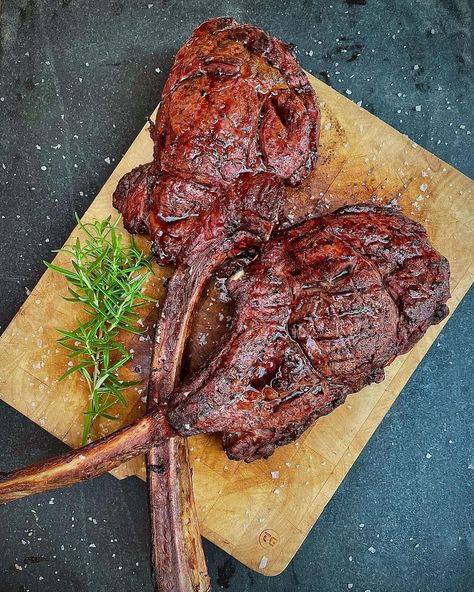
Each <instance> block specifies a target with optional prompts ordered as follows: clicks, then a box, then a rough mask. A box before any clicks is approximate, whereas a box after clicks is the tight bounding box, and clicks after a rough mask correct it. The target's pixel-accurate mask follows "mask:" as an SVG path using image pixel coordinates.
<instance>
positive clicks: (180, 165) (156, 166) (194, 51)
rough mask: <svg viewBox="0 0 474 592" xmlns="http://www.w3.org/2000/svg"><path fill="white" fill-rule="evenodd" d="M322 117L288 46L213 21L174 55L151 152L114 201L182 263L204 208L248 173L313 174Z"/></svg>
mask: <svg viewBox="0 0 474 592" xmlns="http://www.w3.org/2000/svg"><path fill="white" fill-rule="evenodd" d="M319 121H320V116H319V110H318V108H317V105H316V101H315V97H314V92H313V90H312V88H311V86H310V84H309V82H308V79H307V77H306V75H305V74H304V73H303V71H302V70H301V68H300V66H299V64H298V63H297V61H296V60H295V58H294V57H293V55H292V53H291V51H290V49H289V47H288V46H286V45H284V44H283V43H281V42H280V41H278V40H276V39H274V38H273V37H271V36H270V35H268V34H267V33H265V32H264V31H262V30H260V29H257V28H256V27H252V26H249V25H240V24H238V23H236V22H235V21H234V20H233V19H230V18H218V19H213V20H211V21H208V22H206V23H204V24H203V25H201V26H200V27H198V28H197V29H196V30H195V31H194V32H193V34H192V35H191V37H190V38H189V39H188V41H187V42H186V43H185V44H184V46H183V47H182V48H181V49H180V50H179V52H178V54H177V56H176V60H175V63H174V65H173V68H172V70H171V73H170V76H169V78H168V81H167V83H166V85H165V88H164V90H163V100H162V103H161V105H160V108H159V110H158V114H157V118H156V123H155V124H154V125H153V126H152V127H151V136H152V139H153V141H154V160H153V162H152V163H148V164H145V165H142V166H140V167H137V168H136V169H135V170H133V171H132V172H131V173H128V174H127V175H125V177H123V179H122V180H121V181H120V183H119V185H118V187H117V190H116V191H115V193H114V205H115V207H116V208H117V209H118V210H120V211H121V212H122V213H123V218H124V224H125V227H126V228H127V230H129V231H130V232H141V233H150V235H151V237H152V240H153V251H154V252H155V254H156V256H157V259H158V260H159V262H161V263H179V262H181V261H182V260H183V258H184V257H183V253H182V247H183V244H184V243H186V241H188V240H189V238H190V237H193V236H194V235H195V234H196V233H198V232H200V230H201V225H202V222H203V220H202V218H203V214H204V213H206V212H208V211H209V210H210V209H212V208H214V207H218V208H220V209H221V210H222V207H224V208H225V206H226V202H227V201H228V199H229V197H228V194H229V191H231V192H232V188H233V187H234V186H235V185H236V181H238V179H239V178H240V177H241V176H242V175H247V177H248V179H247V184H249V183H251V182H252V179H253V175H255V174H256V173H262V172H263V173H272V174H273V178H274V182H275V183H276V184H281V183H287V184H290V185H297V184H298V183H299V182H300V181H301V180H302V179H304V178H305V177H306V176H307V175H308V173H309V172H310V171H311V170H312V169H313V166H314V162H315V159H316V155H317V143H318V136H319ZM249 173H251V175H249ZM274 210H276V211H277V210H278V204H276V206H275V207H274ZM227 222H228V223H230V222H231V220H230V219H229V218H228V219H227Z"/></svg>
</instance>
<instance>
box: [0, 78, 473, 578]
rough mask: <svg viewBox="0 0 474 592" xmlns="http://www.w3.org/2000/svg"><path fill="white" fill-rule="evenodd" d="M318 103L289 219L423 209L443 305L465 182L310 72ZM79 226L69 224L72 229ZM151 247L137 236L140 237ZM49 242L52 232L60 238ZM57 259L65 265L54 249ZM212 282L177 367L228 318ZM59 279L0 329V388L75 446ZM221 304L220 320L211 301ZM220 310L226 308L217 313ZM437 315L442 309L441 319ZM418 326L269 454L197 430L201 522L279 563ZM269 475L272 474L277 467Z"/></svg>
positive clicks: (456, 263)
mask: <svg viewBox="0 0 474 592" xmlns="http://www.w3.org/2000/svg"><path fill="white" fill-rule="evenodd" d="M311 83H312V84H313V85H314V88H315V90H316V93H317V95H318V97H319V98H320V101H321V106H322V114H323V120H322V131H321V150H320V158H319V161H318V165H317V170H316V172H315V174H314V175H313V176H312V177H311V178H310V179H309V180H308V181H307V182H306V183H305V184H304V186H303V187H301V188H299V189H298V190H291V191H288V202H289V206H288V208H287V214H288V216H289V218H290V219H291V220H296V219H299V218H301V217H303V216H305V215H307V214H308V213H312V214H319V213H321V212H323V211H326V210H328V209H333V208H334V207H336V206H339V205H342V204H344V203H353V202H364V201H365V202H371V201H372V202H375V203H388V202H389V201H390V200H392V198H395V199H396V200H397V202H398V204H399V205H400V206H401V207H402V209H403V211H404V212H405V213H406V214H408V215H409V216H411V217H413V218H415V219H417V220H419V221H420V222H422V223H423V224H424V225H425V226H426V227H427V229H428V233H429V236H430V238H431V240H432V242H433V244H434V246H435V247H436V248H437V249H438V250H439V251H441V252H442V253H443V255H445V256H446V257H448V259H449V261H450V263H451V269H452V282H451V289H452V298H451V300H450V301H449V307H450V309H451V312H452V311H454V309H455V308H456V306H457V304H458V303H459V301H460V300H461V299H462V297H463V296H464V294H465V293H466V292H467V290H468V289H469V287H470V285H471V284H472V281H473V277H474V261H473V253H474V232H473V228H474V200H473V198H474V191H473V186H474V183H473V182H472V181H471V180H470V179H468V178H467V177H465V176H464V175H462V174H461V173H460V172H458V171H456V170H455V169H453V168H452V167H450V166H449V165H447V164H446V163H444V162H442V161H441V160H439V159H438V158H436V157H435V156H434V155H432V154H430V153H429V152H427V151H426V150H424V149H422V148H420V147H419V146H417V145H416V144H415V143H413V142H412V141H411V140H410V139H409V138H407V137H405V136H403V135H402V134H400V133H398V132H397V131H396V130H394V129H393V128H391V127H390V126H388V125H387V124H385V123H383V122H382V121H380V120H378V119H377V118H376V117H374V116H373V115H371V114H369V113H367V112H366V111H364V110H363V109H361V108H360V107H358V106H357V105H355V104H354V103H352V102H351V101H349V100H348V99H347V98H346V97H344V96H342V95H340V94H339V93H337V92H336V91H334V90H332V89H331V88H329V87H328V86H326V85H325V84H323V83H322V82H320V81H318V80H316V79H315V78H312V77H311ZM151 153H152V144H151V141H150V139H149V137H148V133H147V131H146V129H145V128H144V129H142V131H141V132H140V134H139V135H138V137H137V139H136V140H135V141H134V143H133V144H132V146H131V147H130V149H129V150H128V152H127V153H126V154H125V156H124V158H123V159H122V161H121V162H120V164H119V165H118V166H117V168H116V170H115V171H114V172H113V174H112V176H111V177H110V178H109V180H108V181H107V183H106V184H105V185H104V187H103V189H102V190H101V192H100V193H99V195H98V196H97V198H96V199H95V200H94V202H93V203H92V205H91V206H90V208H89V209H88V211H87V212H86V214H85V216H84V219H85V220H92V219H95V218H103V217H105V216H108V215H109V214H113V209H112V206H111V194H112V192H113V190H114V189H115V186H116V184H117V181H118V180H119V178H120V177H121V176H122V174H124V173H125V172H127V171H129V170H130V169H131V168H133V167H134V166H136V165H137V164H140V163H143V162H147V161H148V160H149V159H150V158H151ZM77 234H78V233H77V230H75V231H74V232H73V233H72V237H75V236H77ZM142 244H143V246H144V248H147V246H146V241H143V243H142ZM57 246H58V247H59V246H60V245H57ZM56 262H57V263H59V264H67V261H65V258H64V256H63V255H59V256H58V257H57V261H56ZM170 271H171V270H169V269H160V268H158V267H157V268H156V276H155V277H154V278H153V280H152V281H151V282H150V284H149V285H148V286H147V290H148V291H149V292H150V293H153V294H155V295H156V294H158V297H162V296H163V294H164V289H163V280H164V279H165V278H166V277H167V276H168V275H169V273H170ZM213 290H214V289H213V287H212V286H211V287H210V289H209V292H208V294H207V297H206V298H205V299H204V301H203V302H202V304H201V306H200V314H199V316H198V318H197V319H196V321H195V323H194V326H193V332H192V335H191V338H190V342H189V345H188V348H187V361H186V364H185V367H186V368H188V369H189V368H192V367H195V366H196V365H197V364H198V362H199V360H202V359H203V357H204V355H205V354H206V353H207V352H208V351H209V350H210V349H212V346H213V344H214V343H215V341H216V338H217V336H218V335H220V334H222V332H223V330H224V328H225V314H227V313H228V310H224V308H225V306H226V305H224V304H222V303H220V302H219V300H218V299H216V298H213V295H214V296H215V293H214V292H213ZM65 293H66V285H65V282H64V279H63V278H62V277H59V276H58V275H56V274H53V273H51V272H50V271H46V272H45V274H44V276H43V277H42V278H41V280H40V281H39V282H38V285H37V286H36V287H35V289H34V290H33V291H32V293H31V295H30V296H29V298H28V299H27V300H26V302H25V303H24V305H23V306H22V307H21V309H20V311H19V312H18V314H17V315H16V317H15V319H14V320H13V321H12V323H11V324H10V326H9V327H8V328H7V330H6V331H5V333H4V334H3V336H2V338H1V340H0V398H1V399H3V400H4V401H5V402H7V403H9V404H10V405H11V406H13V407H14V408H16V409H18V410H19V411H20V412H21V413H23V414H24V415H26V416H27V417H29V418H30V419H31V420H32V421H34V422H36V423H37V424H39V425H41V426H42V427H44V428H45V429H46V430H48V431H49V432H50V433H52V434H54V435H55V436H57V437H58V438H60V439H61V440H63V441H64V442H66V443H67V444H69V445H70V446H77V445H78V444H79V442H80V437H81V426H82V417H81V413H82V411H83V409H84V407H85V404H86V397H87V394H86V389H85V388H84V384H82V383H81V380H80V379H78V378H76V377H74V378H71V379H70V380H66V381H64V382H61V383H59V382H57V377H58V376H59V375H60V374H61V373H62V372H63V371H64V369H65V368H66V367H67V363H68V360H67V357H66V354H65V352H64V351H63V350H61V349H60V348H59V347H57V344H56V341H55V340H56V338H57V334H56V332H55V329H56V328H57V327H61V328H67V327H70V326H72V324H73V322H74V318H75V316H77V315H78V314H79V313H78V311H77V310H75V309H73V305H71V304H69V303H66V302H64V301H63V300H62V296H63V295H65ZM157 312H158V309H157V308H156V307H153V306H151V307H149V308H148V309H146V310H145V309H144V324H145V326H146V327H147V328H148V332H147V333H146V334H145V335H143V336H142V337H140V338H137V337H134V338H132V339H130V338H127V344H128V347H129V348H130V349H133V350H134V352H133V353H134V359H133V361H132V363H131V364H130V365H129V366H128V368H126V369H125V370H124V373H125V374H126V375H127V376H134V377H139V378H140V377H141V378H142V379H143V380H144V381H145V379H146V376H147V370H148V368H147V365H148V364H149V352H150V347H151V337H150V336H151V331H152V324H153V322H154V320H155V319H156V316H157ZM219 312H224V314H223V315H221V317H220V318H221V320H220V321H219V317H218V313H219ZM222 319H223V320H222ZM445 322H446V321H445ZM443 325H444V323H443V324H442V325H438V326H437V327H432V328H431V329H430V330H429V331H428V333H427V335H426V336H425V338H424V339H422V341H421V342H420V343H418V345H417V346H416V347H415V348H414V349H413V350H412V351H411V352H410V353H409V354H407V355H405V356H403V357H401V358H399V359H397V360H396V361H395V362H394V363H393V364H392V365H391V366H390V367H389V368H388V369H387V373H386V374H387V378H386V380H385V381H384V382H383V383H382V384H378V385H372V386H370V387H368V388H366V389H364V390H363V391H362V392H361V393H360V394H357V395H353V396H350V397H349V398H348V401H347V402H346V404H345V405H343V406H342V407H340V408H339V409H337V410H336V411H335V412H334V413H332V414H331V415H329V416H327V417H324V418H322V419H320V420H319V421H318V422H317V423H316V425H315V426H314V427H313V428H312V429H311V430H309V431H308V432H307V433H305V434H304V435H303V436H302V437H301V438H300V440H299V441H298V442H296V443H295V444H292V445H289V446H286V447H284V448H280V449H279V450H277V452H276V453H275V454H274V455H273V456H272V457H271V458H270V459H269V460H267V461H259V462H256V463H253V464H251V465H245V464H244V463H238V462H232V461H229V460H228V459H227V458H226V456H225V455H224V453H223V452H222V450H221V448H220V446H219V444H218V442H217V439H216V438H214V437H212V436H202V437H196V438H192V440H191V442H190V447H191V459H192V466H193V472H194V484H195V492H196V500H197V508H198V514H199V520H200V524H201V529H202V533H203V535H204V536H205V537H207V538H208V539H210V540H211V541H213V542H214V543H216V544H217V545H219V546H220V547H222V548H223V549H225V550H226V551H227V552H228V553H230V554H231V555H233V556H234V557H236V558H237V559H239V560H240V561H241V562H242V563H244V564H246V565H247V566H249V567H251V568H252V569H255V570H257V571H260V572H261V573H264V574H267V575H276V574H278V573H280V572H281V571H282V570H283V569H284V568H285V567H286V566H287V564H288V562H289V561H290V560H291V558H292V557H293V555H294V554H295V553H296V551H297V549H298V547H299V546H300V545H301V543H302V542H303V540H304V539H305V537H306V535H307V534H308V531H309V530H310V529H311V527H312V526H313V524H314V523H315V521H316V520H317V519H318V517H319V515H320V514H321V512H322V511H323V509H324V507H325V505H326V504H327V503H328V501H329V500H330V498H331V496H332V495H333V494H334V492H335V491H336V489H337V487H338V486H339V484H340V483H341V481H342V480H343V479H344V477H345V475H346V474H347V472H348V471H349V469H350V468H351V466H352V464H353V463H354V462H355V460H356V458H357V456H358V455H359V454H360V452H361V451H362V449H363V448H364V446H365V444H366V443H367V441H368V440H369V438H370V437H371V435H372V434H373V433H374V431H375V429H376V428H377V426H378V425H379V423H380V422H381V420H382V419H383V417H384V415H385V414H386V413H387V411H388V409H389V408H390V406H391V404H392V403H393V401H394V400H395V399H396V397H397V396H398V394H399V393H400V391H401V390H402V388H403V386H404V385H405V383H406V382H407V380H408V379H409V378H410V376H411V374H412V373H413V371H414V370H415V368H416V367H417V365H418V364H419V362H420V360H421V359H422V358H423V356H424V354H425V353H426V351H427V350H428V348H429V347H430V346H431V344H432V343H433V341H434V340H435V339H436V336H437V335H438V333H439V332H440V331H441V329H442V327H443ZM145 393H146V388H145V382H144V383H143V385H140V387H137V388H135V389H131V390H130V391H129V392H128V393H127V395H128V399H129V401H130V405H129V407H128V409H122V408H119V409H117V410H116V411H117V413H118V414H119V416H120V421H119V422H118V423H116V424H111V423H106V424H103V425H99V426H98V430H97V434H96V435H97V436H98V435H101V434H105V433H107V432H109V431H111V430H114V429H116V428H117V427H118V425H122V424H125V423H127V422H128V421H130V420H131V419H132V418H135V417H136V416H137V415H140V414H142V413H143V412H144V409H145V403H144V400H142V398H143V396H144V395H145ZM114 474H115V475H116V476H117V477H118V478H123V477H126V476H128V475H138V476H140V477H141V478H144V468H143V459H141V458H139V459H136V460H134V461H131V462H129V463H128V464H126V465H123V466H122V467H120V468H119V469H118V470H116V471H115V472H114ZM272 475H273V476H272Z"/></svg>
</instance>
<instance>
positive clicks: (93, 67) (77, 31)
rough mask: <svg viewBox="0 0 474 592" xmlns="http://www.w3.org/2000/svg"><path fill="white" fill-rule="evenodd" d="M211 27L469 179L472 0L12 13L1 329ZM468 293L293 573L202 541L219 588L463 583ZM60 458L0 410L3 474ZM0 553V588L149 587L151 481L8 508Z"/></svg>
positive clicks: (471, 545)
mask: <svg viewBox="0 0 474 592" xmlns="http://www.w3.org/2000/svg"><path fill="white" fill-rule="evenodd" d="M217 15H232V16H234V17H235V18H237V19H239V20H241V21H248V22H253V23H255V24H257V25H260V26H262V27H264V28H266V29H267V30H269V31H270V32H271V33H273V34H275V35H277V36H278V37H280V38H282V39H284V40H285V41H288V42H289V41H291V42H293V43H296V45H297V47H298V55H299V59H300V61H301V63H302V64H303V66H304V67H305V68H306V69H308V70H310V71H312V72H313V73H315V74H316V75H318V76H320V77H321V78H322V79H324V80H326V81H328V82H329V83H330V84H331V85H332V86H334V87H335V88H336V89H338V90H340V91H341V92H347V94H348V96H350V98H351V99H352V100H354V101H356V102H357V101H360V100H361V101H362V105H363V106H364V107H366V108H367V109H369V110H370V111H371V112H373V113H375V114H376V115H377V116H378V117H381V118H382V119H384V120H385V121H387V122H388V123H390V124H391V125H393V126H394V127H396V128H397V129H399V130H400V131H402V132H404V133H406V134H408V135H410V136H411V137H412V138H413V139H414V140H416V141H417V142H419V143H420V144H421V145H422V146H424V147H426V148H427V149H428V150H431V151H432V152H434V153H435V154H437V155H438V156H440V157H441V158H443V159H445V160H446V161H448V162H449V163H450V164H452V165H454V166H456V167H458V168H459V169H460V170H461V171H463V172H465V173H466V174H470V175H471V176H473V169H474V163H473V159H472V154H473V142H472V135H471V133H470V132H471V127H472V119H471V118H472V52H471V37H470V19H471V13H470V9H469V2H468V0H455V1H449V0H430V1H427V0H426V1H421V0H415V1H413V0H398V1H397V2H393V0H390V1H389V0H345V1H343V0H332V4H329V3H328V2H324V3H323V2H286V1H279V2H273V3H272V2H266V3H264V2H255V1H253V2H250V1H243V0H232V1H217V2H209V1H199V2H184V1H165V0H147V1H143V2H142V1H131V2H125V1H122V2H121V1H119V0H113V1H111V2H94V1H93V0H90V1H82V2H81V1H79V0H62V2H60V1H57V0H50V1H46V0H6V1H4V2H3V3H1V6H0V41H1V54H0V60H1V62H0V188H1V189H0V280H1V282H0V295H1V303H2V306H1V310H0V328H1V329H4V328H5V327H6V325H7V324H8V322H9V321H10V320H11V318H12V317H13V315H14V314H15V312H16V311H17V310H18V308H19V306H20V305H21V303H22V302H23V300H24V299H25V297H26V295H27V293H28V290H29V289H31V288H32V287H33V286H34V284H35V282H36V281H37V280H38V278H39V277H40V275H41V273H42V271H43V266H42V263H41V261H42V259H44V258H50V257H51V254H50V251H51V249H52V248H57V247H59V246H61V245H62V244H63V242H64V240H65V238H66V237H67V236H68V234H69V232H70V231H71V229H72V227H73V224H74V221H73V212H74V211H77V212H78V213H82V212H83V211H84V210H85V209H86V207H87V206H88V205H89V203H90V201H91V200H92V199H93V197H94V196H95V194H96V193H97V192H98V190H99V189H100V187H101V186H102V185H103V183H104V182H105V180H106V179H107V177H108V176H109V174H110V172H111V170H112V169H113V167H114V165H115V163H116V162H118V161H119V160H120V158H121V157H122V155H123V154H124V152H125V151H126V149H127V148H128V146H129V145H130V143H131V141H132V140H133V139H134V138H135V136H136V134H137V132H138V130H139V129H140V128H141V126H142V125H143V123H144V121H145V118H146V116H147V114H149V113H150V112H151V111H152V110H153V108H154V107H155V105H156V103H157V101H158V99H159V95H160V91H161V88H162V86H163V83H164V80H165V78H166V75H167V72H168V71H169V69H170V65H171V61H172V58H173V55H174V53H175V52H176V50H177V48H178V47H179V46H180V45H181V43H182V42H183V41H184V39H185V38H186V36H187V35H188V34H189V32H190V31H191V29H192V28H193V27H194V26H195V25H197V24H198V23H200V22H201V21H203V20H204V19H206V18H208V17H211V16H217ZM157 69H159V71H158V70H157ZM349 93H350V94H349ZM417 105H421V111H417V110H416V108H415V107H416V106H417ZM473 299H474V294H473V292H471V293H470V295H469V296H468V297H466V298H465V300H464V302H463V303H462V304H461V306H460V307H459V309H458V311H457V312H456V314H455V315H454V317H453V318H452V320H451V321H450V323H449V324H448V326H447V327H446V329H445V330H444V332H443V333H442V335H441V336H440V338H439V340H438V341H437V342H436V344H435V346H433V347H432V348H431V350H430V352H429V353H428V355H427V356H426V358H425V359H424V360H423V362H422V364H421V365H420V367H419V369H418V370H417V372H416V373H415V374H414V376H413V377H412V379H411V381H410V382H409V384H408V385H407V387H406V388H405V390H404V392H403V393H402V394H401V396H400V397H399V398H398V400H397V401H396V403H395V405H394V406H393V408H392V410H391V411H390V413H389V414H388V415H387V417H386V418H385V420H384V421H383V423H382V424H381V426H380V428H379V429H378V431H377V433H376V434H375V436H374V437H373V438H372V440H371V441H370V443H369V445H368V446H367V447H366V449H365V450H364V452H363V453H362V455H361V456H360V458H359V460H358V461H357V462H356V464H355V465H354V467H353V469H352V470H351V472H350V474H349V476H348V477H347V478H346V480H345V481H344V483H343V485H342V486H341V487H340V489H339V491H338V492H337V493H336V495H335V496H334V498H333V499H332V500H331V502H330V503H329V505H328V507H327V509H326V510H325V512H324V513H323V515H322V517H321V518H320V520H319V521H318V523H317V524H316V526H315V527H314V528H313V530H312V532H311V534H310V535H309V537H308V539H307V540H306V542H305V543H304V545H303V546H302V548H301V550H300V551H299V553H298V554H297V556H296V558H295V559H294V561H293V562H292V563H291V565H290V566H289V567H288V569H287V571H286V572H285V573H284V574H283V575H281V576H279V577H276V578H271V579H270V578H265V577H262V576H260V575H257V574H255V573H252V572H251V571H249V570H247V569H246V568H244V567H243V566H242V565H240V564H239V563H237V562H236V561H234V560H233V559H232V558H229V557H228V556H227V555H226V554H225V553H223V552H222V551H220V550H219V549H217V548H216V547H214V546H213V545H211V544H209V543H206V544H205V550H206V555H207V559H208V563H209V568H210V572H211V575H212V578H213V589H214V590H219V589H227V590H229V591H230V592H233V591H235V592H244V591H252V592H253V591H266V590H271V591H272V592H277V591H285V592H287V591H292V590H304V591H311V592H327V591H330V592H332V591H339V590H347V589H351V588H350V584H352V590H354V591H357V592H359V591H362V592H364V591H367V590H370V591H371V592H385V591H390V592H391V591H397V592H405V591H406V592H408V591H410V592H411V591H417V590H420V591H429V592H466V591H471V590H473V586H474V559H473V551H474V535H473V530H472V522H473V507H472V501H473V499H474V491H473V487H472V480H473V464H474V459H473V448H472V441H473V436H474V434H473V430H472V418H473V409H472V394H473V387H472V372H473V364H472V360H473V357H474V347H473V340H472V330H473V321H474V307H473V304H474V302H473ZM12 355H14V352H12ZM63 449H64V446H63V445H62V444H60V443H58V442H57V441H56V440H55V439H54V438H52V437H51V436H49V435H48V434H46V433H45V432H44V431H43V430H41V429H40V428H38V427H36V426H34V425H32V424H31V423H30V422H29V421H28V420H26V419H25V418H23V417H22V416H20V415H19V414H18V413H16V412H15V411H13V410H12V409H10V408H9V407H7V406H6V405H3V404H0V451H1V452H0V469H1V470H7V469H10V468H13V467H16V466H18V465H21V464H24V463H26V462H29V461H32V460H36V459H40V458H43V457H46V456H50V455H52V454H54V453H57V452H59V451H61V450H63ZM369 548H371V550H375V551H374V552H371V550H369ZM0 551H1V558H0V591H1V592H17V591H18V592H20V591H23V592H25V591H27V590H29V591H31V592H36V591H41V590H45V591H47V592H56V591H58V592H59V591H60V590H61V591H63V590H68V591H69V590H70V591H73V592H86V591H87V592H89V591H92V590H94V591H95V592H102V591H104V592H105V591H109V590H117V591H122V590H123V591H128V590H134V591H144V592H145V591H146V592H148V591H151V589H152V588H151V583H150V577H149V569H148V525H147V512H146V492H145V486H144V484H143V483H141V482H139V481H138V480H136V479H129V480H127V481H125V482H118V481H116V480H114V479H113V478H112V477H109V476H105V477H103V478H101V479H98V480H97V481H95V482H93V483H89V484H85V485H80V486H77V487H75V488H73V489H71V490H68V491H61V492H55V493H53V494H52V495H51V494H50V495H46V496H38V497H36V498H32V499H27V500H22V501H20V502H17V503H15V504H14V505H13V504H12V505H9V506H4V507H1V508H0Z"/></svg>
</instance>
